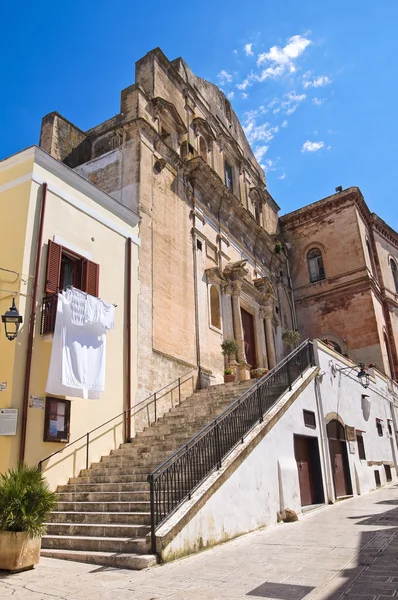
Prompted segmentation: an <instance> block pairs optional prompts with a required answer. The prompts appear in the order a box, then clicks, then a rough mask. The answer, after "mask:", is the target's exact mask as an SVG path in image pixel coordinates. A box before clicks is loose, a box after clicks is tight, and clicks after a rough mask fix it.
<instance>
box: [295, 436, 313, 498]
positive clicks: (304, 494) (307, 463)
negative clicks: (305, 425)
mask: <svg viewBox="0 0 398 600" xmlns="http://www.w3.org/2000/svg"><path fill="white" fill-rule="evenodd" d="M311 441H312V440H311V438H308V437H303V436H298V435H296V436H295V437H294V454H295V457H296V462H297V470H298V476H299V484H300V495H301V506H308V505H309V504H315V503H316V492H315V485H314V478H313V471H314V469H313V465H312V461H311V446H312V444H311Z"/></svg>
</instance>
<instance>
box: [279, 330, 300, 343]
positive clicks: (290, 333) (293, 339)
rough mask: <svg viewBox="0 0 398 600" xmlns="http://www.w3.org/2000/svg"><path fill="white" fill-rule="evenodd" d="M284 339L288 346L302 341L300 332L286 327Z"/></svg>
mask: <svg viewBox="0 0 398 600" xmlns="http://www.w3.org/2000/svg"><path fill="white" fill-rule="evenodd" d="M282 341H283V342H284V343H285V344H287V345H288V346H295V345H296V344H298V342H299V341H300V334H299V332H298V331H294V330H293V329H286V331H284V332H283V333H282Z"/></svg>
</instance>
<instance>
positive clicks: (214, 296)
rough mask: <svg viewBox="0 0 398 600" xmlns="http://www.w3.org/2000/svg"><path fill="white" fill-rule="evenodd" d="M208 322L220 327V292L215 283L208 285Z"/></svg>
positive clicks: (217, 327)
mask: <svg viewBox="0 0 398 600" xmlns="http://www.w3.org/2000/svg"><path fill="white" fill-rule="evenodd" d="M210 323H211V325H212V327H215V328H216V329H221V311H220V293H219V291H218V289H217V288H216V286H215V285H212V286H210Z"/></svg>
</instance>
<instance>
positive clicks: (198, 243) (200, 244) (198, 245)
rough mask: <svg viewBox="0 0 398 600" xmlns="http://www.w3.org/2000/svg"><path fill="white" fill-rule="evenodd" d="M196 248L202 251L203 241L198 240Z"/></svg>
mask: <svg viewBox="0 0 398 600" xmlns="http://www.w3.org/2000/svg"><path fill="white" fill-rule="evenodd" d="M196 247H197V249H198V250H202V248H203V243H202V242H201V240H196Z"/></svg>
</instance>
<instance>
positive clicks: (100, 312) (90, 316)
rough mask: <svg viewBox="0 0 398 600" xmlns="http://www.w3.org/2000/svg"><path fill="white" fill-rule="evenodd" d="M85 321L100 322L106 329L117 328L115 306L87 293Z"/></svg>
mask: <svg viewBox="0 0 398 600" xmlns="http://www.w3.org/2000/svg"><path fill="white" fill-rule="evenodd" d="M85 321H86V322H87V323H98V324H99V325H101V326H102V327H104V328H105V329H115V306H114V304H108V303H107V302H104V301H103V300H101V299H100V298H95V296H90V295H89V294H87V298H86V307H85Z"/></svg>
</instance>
